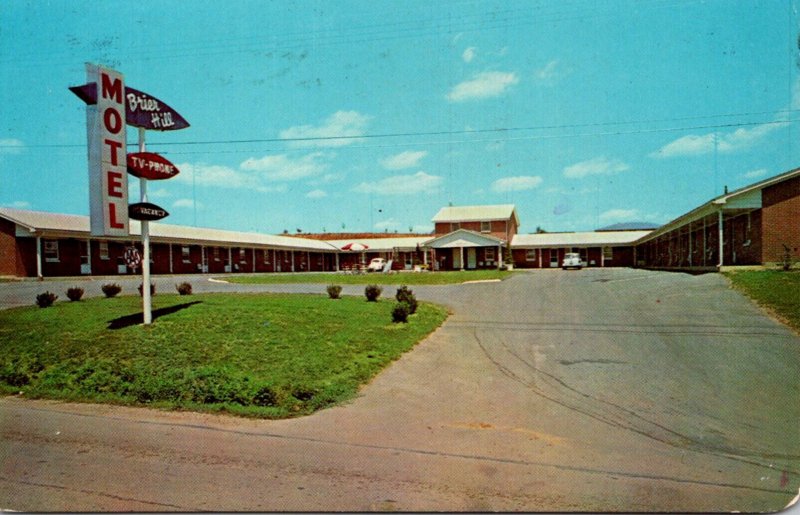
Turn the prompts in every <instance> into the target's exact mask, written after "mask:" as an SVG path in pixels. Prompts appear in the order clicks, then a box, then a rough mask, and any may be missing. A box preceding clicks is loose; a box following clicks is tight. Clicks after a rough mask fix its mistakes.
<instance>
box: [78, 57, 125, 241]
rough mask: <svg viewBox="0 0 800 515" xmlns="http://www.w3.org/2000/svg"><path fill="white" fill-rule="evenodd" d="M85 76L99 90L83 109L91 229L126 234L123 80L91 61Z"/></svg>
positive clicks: (120, 75)
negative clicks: (95, 97)
mask: <svg viewBox="0 0 800 515" xmlns="http://www.w3.org/2000/svg"><path fill="white" fill-rule="evenodd" d="M86 75H87V79H88V82H89V83H94V84H97V93H98V95H97V103H96V104H94V105H89V106H88V108H87V111H86V126H87V130H88V135H87V136H88V144H89V145H88V146H89V203H90V211H91V232H92V234H93V235H95V236H128V234H129V231H128V170H127V161H126V155H127V149H126V146H125V82H124V79H123V76H122V74H121V73H119V72H117V71H115V70H111V69H109V68H103V67H101V66H97V65H94V64H87V65H86Z"/></svg>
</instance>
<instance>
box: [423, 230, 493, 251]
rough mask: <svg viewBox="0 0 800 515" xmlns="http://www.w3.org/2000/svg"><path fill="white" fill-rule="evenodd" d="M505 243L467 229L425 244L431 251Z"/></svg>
mask: <svg viewBox="0 0 800 515" xmlns="http://www.w3.org/2000/svg"><path fill="white" fill-rule="evenodd" d="M504 243H505V242H504V241H503V240H501V239H500V238H495V237H494V236H491V235H489V234H481V233H479V232H475V231H469V230H467V229H459V230H457V231H453V232H451V233H448V234H445V235H444V236H439V237H438V238H433V239H430V240H428V241H426V242H425V246H426V247H428V248H432V249H452V248H458V247H467V248H468V247H497V246H501V245H503V244H504Z"/></svg>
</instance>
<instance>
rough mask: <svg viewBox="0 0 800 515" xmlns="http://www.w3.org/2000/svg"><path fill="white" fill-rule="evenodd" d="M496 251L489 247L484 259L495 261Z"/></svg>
mask: <svg viewBox="0 0 800 515" xmlns="http://www.w3.org/2000/svg"><path fill="white" fill-rule="evenodd" d="M494 250H495V249H494V248H492V247H489V248H487V249H486V251H485V255H484V257H485V258H486V261H494V257H495V254H494Z"/></svg>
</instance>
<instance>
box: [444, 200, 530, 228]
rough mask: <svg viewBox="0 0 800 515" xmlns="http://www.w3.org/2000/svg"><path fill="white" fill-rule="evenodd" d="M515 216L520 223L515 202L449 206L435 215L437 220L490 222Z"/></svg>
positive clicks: (515, 219)
mask: <svg viewBox="0 0 800 515" xmlns="http://www.w3.org/2000/svg"><path fill="white" fill-rule="evenodd" d="M510 218H513V219H514V221H515V222H516V223H517V225H519V218H518V217H517V210H516V207H515V206H514V204H498V205H493V206H449V207H443V208H442V209H440V210H439V212H438V213H436V216H434V217H433V220H432V221H433V223H437V222H451V223H452V222H490V221H494V220H508V219H510Z"/></svg>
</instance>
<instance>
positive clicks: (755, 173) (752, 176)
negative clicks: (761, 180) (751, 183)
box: [744, 168, 767, 179]
mask: <svg viewBox="0 0 800 515" xmlns="http://www.w3.org/2000/svg"><path fill="white" fill-rule="evenodd" d="M765 175H767V169H766V168H759V169H758V170H752V171H750V172H747V173H746V174H744V176H745V177H747V178H748V179H755V178H757V177H764V176H765Z"/></svg>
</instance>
